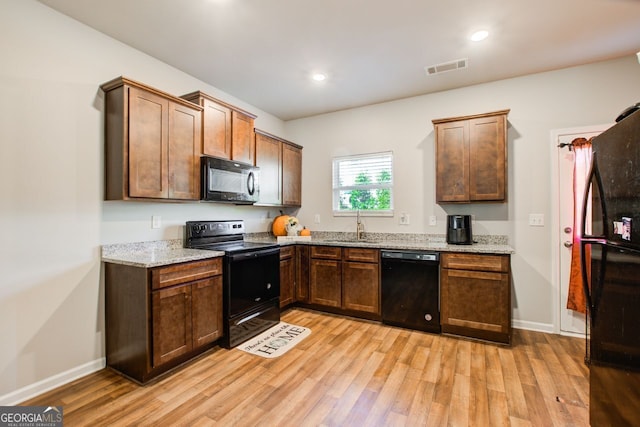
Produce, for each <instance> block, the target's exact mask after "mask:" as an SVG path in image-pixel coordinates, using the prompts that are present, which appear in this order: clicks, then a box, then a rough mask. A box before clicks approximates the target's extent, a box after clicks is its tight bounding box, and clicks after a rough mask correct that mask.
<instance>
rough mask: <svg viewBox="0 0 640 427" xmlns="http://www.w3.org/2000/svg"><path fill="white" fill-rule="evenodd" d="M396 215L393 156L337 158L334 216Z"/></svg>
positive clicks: (334, 167) (385, 154)
mask: <svg viewBox="0 0 640 427" xmlns="http://www.w3.org/2000/svg"><path fill="white" fill-rule="evenodd" d="M356 210H360V211H364V213H365V214H369V215H371V214H373V215H382V216H393V153H392V152H391V151H388V152H385V153H372V154H360V155H354V156H346V157H335V158H334V159H333V213H334V215H341V214H346V215H349V214H352V213H354V212H355V211H356Z"/></svg>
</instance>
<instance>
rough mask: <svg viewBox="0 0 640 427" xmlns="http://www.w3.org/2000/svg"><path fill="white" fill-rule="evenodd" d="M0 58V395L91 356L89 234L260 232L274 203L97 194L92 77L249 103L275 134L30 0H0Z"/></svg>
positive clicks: (96, 302) (26, 389) (100, 350)
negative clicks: (122, 198) (197, 226)
mask: <svg viewBox="0 0 640 427" xmlns="http://www.w3.org/2000/svg"><path fill="white" fill-rule="evenodd" d="M0 58H1V59H0V64H1V65H0V405H1V404H14V403H17V402H19V401H21V400H23V399H24V398H26V397H28V396H29V395H30V394H32V393H37V392H39V391H41V390H43V389H45V388H47V387H48V386H50V385H53V384H57V383H58V382H59V381H64V380H66V379H69V378H72V377H74V376H76V375H81V374H83V373H86V372H88V371H91V370H93V369H97V368H99V367H100V366H101V364H102V363H103V360H102V359H103V357H104V324H103V323H104V320H103V318H104V309H103V305H104V301H103V292H104V291H103V287H102V286H103V285H102V284H101V263H100V245H101V244H105V243H114V242H133V241H145V240H157V239H173V238H181V237H182V233H183V227H182V226H183V225H184V222H185V221H186V220H190V219H216V218H218V219H222V218H224V219H229V218H234V219H235V218H243V219H245V220H247V222H248V223H247V225H248V229H249V231H267V228H268V221H266V220H264V218H266V217H267V215H270V216H271V217H273V216H274V215H275V214H277V211H275V210H274V209H271V210H267V209H261V208H250V207H235V206H226V205H220V204H204V203H203V204H200V203H171V204H162V203H139V202H103V201H102V198H103V185H104V184H103V183H104V179H103V173H104V168H103V161H104V157H103V147H104V138H103V122H102V120H103V114H102V109H103V98H102V96H103V95H102V93H101V92H100V90H99V86H100V84H102V83H104V82H106V81H108V80H111V79H112V78H115V77H117V76H119V75H124V76H127V77H129V78H132V79H134V80H138V81H141V82H144V83H147V84H149V85H151V86H154V87H157V88H159V89H161V90H164V91H166V92H169V93H173V94H176V95H180V94H184V93H188V92H191V91H194V90H202V91H204V92H206V93H209V94H211V95H213V96H216V97H218V98H221V99H223V100H225V101H227V102H229V103H231V104H234V105H237V106H239V107H241V108H243V109H246V110H247V111H251V112H253V113H255V114H257V115H258V119H257V121H256V126H257V127H260V128H262V129H264V130H266V131H268V132H271V133H273V134H276V135H283V123H282V122H281V121H280V120H279V119H277V118H275V117H273V116H270V115H269V114H267V113H265V112H263V111H260V110H258V109H256V108H255V107H253V106H251V105H247V104H246V103H244V102H242V101H240V100H238V99H235V98H233V97H231V96H230V95H228V94H225V93H223V92H221V91H219V90H217V89H216V88H214V87H211V86H208V85H206V84H204V83H203V82H201V81H198V80H196V79H195V78H193V77H190V76H188V75H186V74H184V73H182V72H180V71H178V70H176V69H175V68H172V67H170V66H168V65H166V64H163V63H161V62H159V61H157V60H155V59H154V58H152V57H149V56H147V55H144V54H142V53H140V52H138V51H136V50H134V49H132V48H130V47H128V46H126V45H123V44H122V43H120V42H117V41H115V40H113V39H110V38H108V37H106V36H104V35H102V34H100V33H98V32H96V31H94V30H92V29H90V28H88V27H86V26H84V25H81V24H79V23H77V22H76V21H73V20H71V19H69V18H67V17H65V16H63V15H61V14H59V13H57V12H55V11H53V10H51V9H49V8H48V7H46V6H44V5H42V4H41V3H38V2H36V1H33V0H0ZM274 211H275V212H274ZM152 215H161V216H162V220H163V227H162V228H161V229H159V230H152V229H151V216H152Z"/></svg>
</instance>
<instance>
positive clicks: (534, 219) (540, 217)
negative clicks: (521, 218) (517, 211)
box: [529, 214, 544, 227]
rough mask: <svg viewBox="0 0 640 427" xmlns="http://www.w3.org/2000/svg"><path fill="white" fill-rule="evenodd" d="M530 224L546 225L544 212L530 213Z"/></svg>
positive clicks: (533, 225) (535, 225) (536, 225)
mask: <svg viewBox="0 0 640 427" xmlns="http://www.w3.org/2000/svg"><path fill="white" fill-rule="evenodd" d="M529 225H530V226H531V227H544V214H529Z"/></svg>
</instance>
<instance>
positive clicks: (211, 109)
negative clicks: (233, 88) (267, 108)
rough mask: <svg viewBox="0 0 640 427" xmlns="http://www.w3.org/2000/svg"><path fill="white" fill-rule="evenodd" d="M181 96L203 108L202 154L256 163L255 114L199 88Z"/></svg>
mask: <svg viewBox="0 0 640 427" xmlns="http://www.w3.org/2000/svg"><path fill="white" fill-rule="evenodd" d="M181 98H183V99H186V100H188V101H191V102H193V103H195V104H198V105H200V106H201V107H202V108H203V110H202V147H201V154H203V155H206V156H212V157H219V158H222V159H231V160H237V161H239V162H243V163H248V164H253V163H254V156H255V147H254V140H253V125H254V121H255V118H256V116H255V115H253V114H251V113H249V112H247V111H244V110H241V109H239V108H238V107H234V106H233V105H230V104H227V103H226V102H224V101H221V100H219V99H216V98H214V97H212V96H210V95H207V94H206V93H203V92H200V91H196V92H192V93H188V94H186V95H182V97H181Z"/></svg>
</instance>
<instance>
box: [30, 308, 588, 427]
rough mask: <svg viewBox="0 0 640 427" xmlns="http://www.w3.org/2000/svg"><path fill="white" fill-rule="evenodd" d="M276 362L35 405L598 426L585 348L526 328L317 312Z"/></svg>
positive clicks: (90, 384) (233, 365)
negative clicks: (453, 331) (481, 330)
mask: <svg viewBox="0 0 640 427" xmlns="http://www.w3.org/2000/svg"><path fill="white" fill-rule="evenodd" d="M282 319H283V320H284V321H286V322H289V323H292V324H296V325H300V326H305V327H308V328H310V329H311V331H312V332H311V335H310V336H309V337H307V338H306V339H305V340H304V341H302V342H301V343H300V344H298V345H297V346H296V347H295V348H293V349H291V350H290V351H289V352H288V353H286V354H285V355H283V356H281V357H279V358H276V359H264V358H261V357H258V356H252V355H250V354H248V353H245V352H242V351H240V350H225V349H215V350H214V351H213V352H211V353H209V354H207V355H206V356H204V357H202V358H200V359H198V360H196V361H195V362H192V363H190V364H189V365H188V366H186V367H185V368H182V369H180V370H179V371H177V372H174V373H173V374H172V375H170V376H168V377H166V378H163V379H161V380H159V381H157V382H155V383H153V384H150V385H147V386H144V387H141V386H138V385H136V384H134V383H132V382H130V381H128V380H126V379H124V378H122V377H121V376H119V375H117V374H115V373H113V372H112V371H110V370H107V369H105V370H102V371H100V372H97V373H95V374H91V375H89V376H86V377H84V378H81V379H79V380H76V381H74V382H72V383H70V384H67V385H65V386H63V387H60V388H58V389H56V390H53V391H51V392H48V393H46V394H43V395H41V396H38V397H37V398H34V399H31V400H29V401H27V402H24V403H23V404H24V405H62V406H64V421H65V426H107V425H108V426H121V425H122V426H124V425H135V426H178V425H189V426H213V425H219V426H358V427H363V426H446V425H449V426H545V427H546V426H588V425H589V414H588V402H589V384H588V375H589V371H588V367H587V366H586V365H585V364H584V362H583V358H584V341H583V340H580V339H577V338H569V337H562V336H559V335H550V334H543V333H538V332H530V331H523V330H515V331H514V338H513V345H512V346H511V347H504V346H497V345H492V344H484V343H479V342H474V341H469V340H465V339H459V338H453V337H447V336H440V335H434V334H427V333H422V332H415V331H408V330H404V329H400V328H394V327H388V326H383V325H380V324H379V323H376V322H368V321H362V320H357V319H352V318H345V317H341V316H334V315H330V314H324V313H319V312H314V311H309V310H301V309H292V310H290V311H287V312H285V313H284V314H283V316H282Z"/></svg>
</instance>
